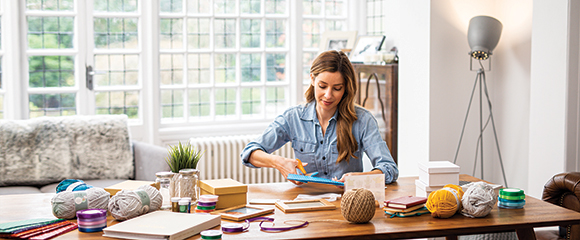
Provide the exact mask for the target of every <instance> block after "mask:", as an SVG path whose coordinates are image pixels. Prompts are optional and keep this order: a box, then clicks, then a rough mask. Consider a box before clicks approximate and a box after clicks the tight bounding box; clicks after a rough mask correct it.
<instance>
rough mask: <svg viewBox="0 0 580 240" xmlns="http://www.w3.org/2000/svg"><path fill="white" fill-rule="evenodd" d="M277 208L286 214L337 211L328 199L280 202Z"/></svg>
mask: <svg viewBox="0 0 580 240" xmlns="http://www.w3.org/2000/svg"><path fill="white" fill-rule="evenodd" d="M276 207H277V208H278V209H280V210H282V212H284V213H291V212H309V211H320V210H333V209H336V206H335V205H334V204H332V203H330V202H329V201H327V200H326V199H310V200H289V201H278V202H276Z"/></svg>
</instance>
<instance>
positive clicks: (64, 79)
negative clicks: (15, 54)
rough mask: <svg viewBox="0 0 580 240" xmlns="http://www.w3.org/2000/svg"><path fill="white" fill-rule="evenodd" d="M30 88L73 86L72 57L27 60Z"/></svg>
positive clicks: (44, 57) (38, 57)
mask: <svg viewBox="0 0 580 240" xmlns="http://www.w3.org/2000/svg"><path fill="white" fill-rule="evenodd" d="M28 72H29V84H28V86H30V87H31V88H44V87H72V86H75V77H74V58H73V57H72V56H32V57H29V58H28Z"/></svg>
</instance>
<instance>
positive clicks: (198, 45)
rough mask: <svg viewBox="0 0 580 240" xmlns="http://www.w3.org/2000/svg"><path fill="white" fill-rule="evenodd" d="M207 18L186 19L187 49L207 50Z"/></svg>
mask: <svg viewBox="0 0 580 240" xmlns="http://www.w3.org/2000/svg"><path fill="white" fill-rule="evenodd" d="M209 23H210V19H209V18H189V19H187V46H188V48H189V49H202V48H209V26H210V25H209Z"/></svg>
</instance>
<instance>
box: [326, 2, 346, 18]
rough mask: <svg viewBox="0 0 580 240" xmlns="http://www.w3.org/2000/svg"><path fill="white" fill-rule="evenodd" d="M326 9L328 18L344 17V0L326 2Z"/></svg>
mask: <svg viewBox="0 0 580 240" xmlns="http://www.w3.org/2000/svg"><path fill="white" fill-rule="evenodd" d="M325 9H326V15H327V16H343V15H344V0H326V8H325Z"/></svg>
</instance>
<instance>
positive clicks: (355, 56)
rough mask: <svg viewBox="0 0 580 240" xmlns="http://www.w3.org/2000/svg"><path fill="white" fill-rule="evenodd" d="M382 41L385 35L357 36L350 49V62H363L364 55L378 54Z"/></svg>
mask: <svg viewBox="0 0 580 240" xmlns="http://www.w3.org/2000/svg"><path fill="white" fill-rule="evenodd" d="M384 41H385V36H383V35H375V36H370V35H369V36H360V37H358V40H357V41H356V44H355V46H354V48H353V49H352V51H350V56H349V59H350V62H352V63H363V62H365V56H369V55H376V54H378V53H379V51H380V50H381V46H382V45H383V42H384Z"/></svg>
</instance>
